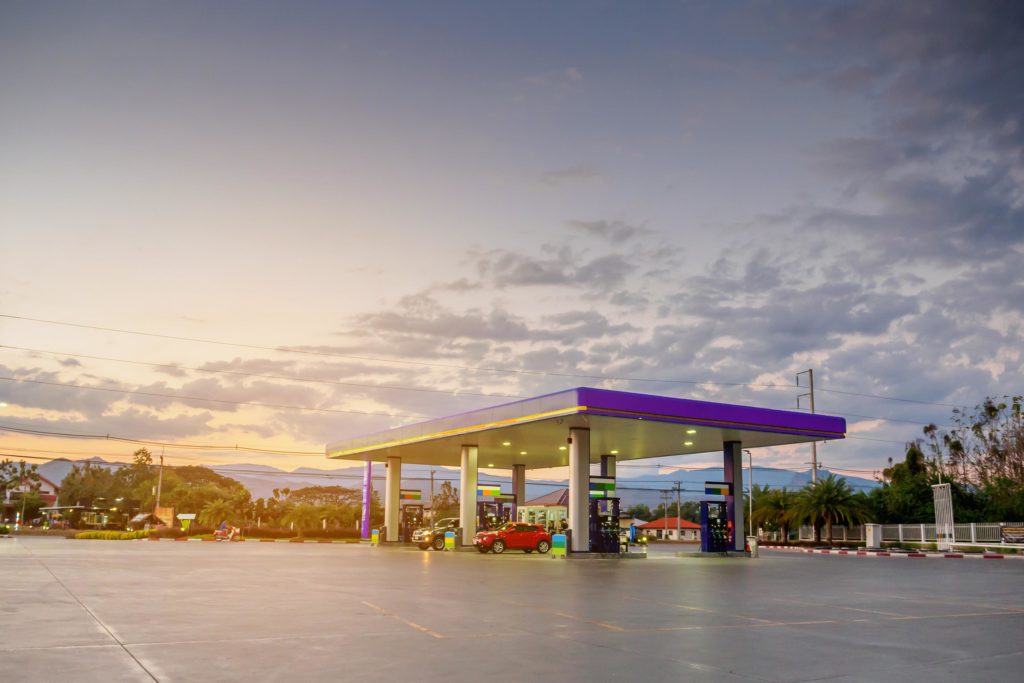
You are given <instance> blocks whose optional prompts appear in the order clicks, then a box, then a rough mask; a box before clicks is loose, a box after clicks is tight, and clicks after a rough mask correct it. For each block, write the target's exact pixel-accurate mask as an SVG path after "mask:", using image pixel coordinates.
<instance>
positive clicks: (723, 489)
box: [704, 481, 732, 496]
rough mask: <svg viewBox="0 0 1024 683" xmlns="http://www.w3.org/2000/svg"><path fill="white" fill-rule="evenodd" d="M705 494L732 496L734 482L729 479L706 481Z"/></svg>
mask: <svg viewBox="0 0 1024 683" xmlns="http://www.w3.org/2000/svg"><path fill="white" fill-rule="evenodd" d="M704 494H705V495H708V496H731V495H732V484H730V483H729V482H727V481H706V482H704Z"/></svg>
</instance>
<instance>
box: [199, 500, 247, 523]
mask: <svg viewBox="0 0 1024 683" xmlns="http://www.w3.org/2000/svg"><path fill="white" fill-rule="evenodd" d="M196 519H197V521H198V522H199V523H200V524H202V525H203V526H207V527H215V526H219V525H220V523H221V522H224V521H226V522H228V523H229V524H234V523H235V522H236V521H238V517H237V512H236V511H235V508H234V506H233V505H231V503H230V502H228V501H226V500H223V499H220V500H211V501H210V502H208V503H207V504H206V505H204V506H203V509H202V510H201V511H200V513H199V516H198V517H197V518H196Z"/></svg>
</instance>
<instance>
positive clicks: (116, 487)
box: [57, 461, 123, 505]
mask: <svg viewBox="0 0 1024 683" xmlns="http://www.w3.org/2000/svg"><path fill="white" fill-rule="evenodd" d="M122 487H123V483H122V482H121V481H120V480H119V479H118V477H117V475H116V474H115V473H113V472H111V471H110V469H109V468H107V467H100V466H98V465H94V464H93V463H90V462H88V461H86V462H84V463H83V464H81V465H74V466H73V467H72V468H71V471H70V472H68V474H67V476H66V477H64V479H63V480H62V481H61V483H60V491H59V493H58V494H57V501H58V503H59V504H60V505H84V504H85V503H92V504H94V505H95V504H96V503H97V502H101V501H114V500H116V499H117V497H118V496H120V495H121V489H122Z"/></svg>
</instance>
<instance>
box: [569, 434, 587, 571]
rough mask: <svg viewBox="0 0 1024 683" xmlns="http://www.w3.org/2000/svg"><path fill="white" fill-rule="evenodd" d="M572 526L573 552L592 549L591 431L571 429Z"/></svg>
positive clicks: (570, 511)
mask: <svg viewBox="0 0 1024 683" xmlns="http://www.w3.org/2000/svg"><path fill="white" fill-rule="evenodd" d="M569 440H570V443H569V528H570V529H572V547H571V548H570V550H572V552H574V553H586V552H590V430H589V429H570V430H569Z"/></svg>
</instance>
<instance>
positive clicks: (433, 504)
mask: <svg viewBox="0 0 1024 683" xmlns="http://www.w3.org/2000/svg"><path fill="white" fill-rule="evenodd" d="M430 510H431V514H432V515H433V518H434V519H435V520H438V519H443V518H445V517H457V516H458V514H459V489H457V488H455V487H454V486H452V483H451V482H450V481H444V482H441V491H440V492H438V493H435V494H434V499H433V500H432V501H430Z"/></svg>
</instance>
